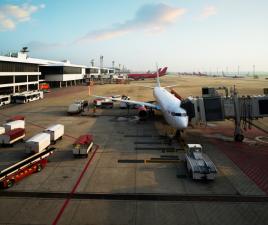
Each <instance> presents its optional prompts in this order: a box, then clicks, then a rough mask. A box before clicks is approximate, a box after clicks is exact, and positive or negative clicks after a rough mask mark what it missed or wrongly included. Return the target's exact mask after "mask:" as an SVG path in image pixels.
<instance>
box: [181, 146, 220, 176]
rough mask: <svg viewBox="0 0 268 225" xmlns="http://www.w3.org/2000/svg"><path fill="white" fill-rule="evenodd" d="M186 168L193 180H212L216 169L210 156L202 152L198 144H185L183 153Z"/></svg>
mask: <svg viewBox="0 0 268 225" xmlns="http://www.w3.org/2000/svg"><path fill="white" fill-rule="evenodd" d="M185 159H186V164H187V170H188V172H189V174H190V176H191V177H192V179H194V180H202V179H206V180H214V179H215V177H216V174H217V169H216V166H215V165H214V163H213V162H212V161H211V160H210V158H209V157H208V156H207V155H206V154H205V153H203V152H202V146H201V145H200V144H187V149H186V153H185Z"/></svg>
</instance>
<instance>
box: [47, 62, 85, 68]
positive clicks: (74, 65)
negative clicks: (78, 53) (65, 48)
mask: <svg viewBox="0 0 268 225" xmlns="http://www.w3.org/2000/svg"><path fill="white" fill-rule="evenodd" d="M42 66H49V67H50V66H71V67H81V68H86V66H84V65H77V64H71V63H69V62H57V63H49V64H46V65H42Z"/></svg>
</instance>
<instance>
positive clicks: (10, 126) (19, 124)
mask: <svg viewBox="0 0 268 225" xmlns="http://www.w3.org/2000/svg"><path fill="white" fill-rule="evenodd" d="M3 126H4V128H5V131H6V132H8V131H11V130H14V129H17V128H22V129H25V120H15V121H11V122H8V123H5V124H4V125H3Z"/></svg>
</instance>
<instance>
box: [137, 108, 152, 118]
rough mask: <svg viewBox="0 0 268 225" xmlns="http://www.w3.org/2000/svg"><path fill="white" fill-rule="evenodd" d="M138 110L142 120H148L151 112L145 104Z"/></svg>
mask: <svg viewBox="0 0 268 225" xmlns="http://www.w3.org/2000/svg"><path fill="white" fill-rule="evenodd" d="M138 111H139V113H138V115H139V117H140V120H146V119H147V118H148V116H149V112H148V110H147V109H146V108H145V107H144V106H142V107H140V108H138Z"/></svg>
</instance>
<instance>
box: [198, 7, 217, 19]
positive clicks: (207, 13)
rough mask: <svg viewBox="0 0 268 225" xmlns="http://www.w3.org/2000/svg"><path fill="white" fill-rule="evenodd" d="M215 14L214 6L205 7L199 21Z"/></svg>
mask: <svg viewBox="0 0 268 225" xmlns="http://www.w3.org/2000/svg"><path fill="white" fill-rule="evenodd" d="M216 14H217V9H216V7H215V6H207V7H205V8H204V9H203V11H202V13H201V15H200V17H199V18H200V19H206V18H208V17H210V16H214V15H216Z"/></svg>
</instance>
